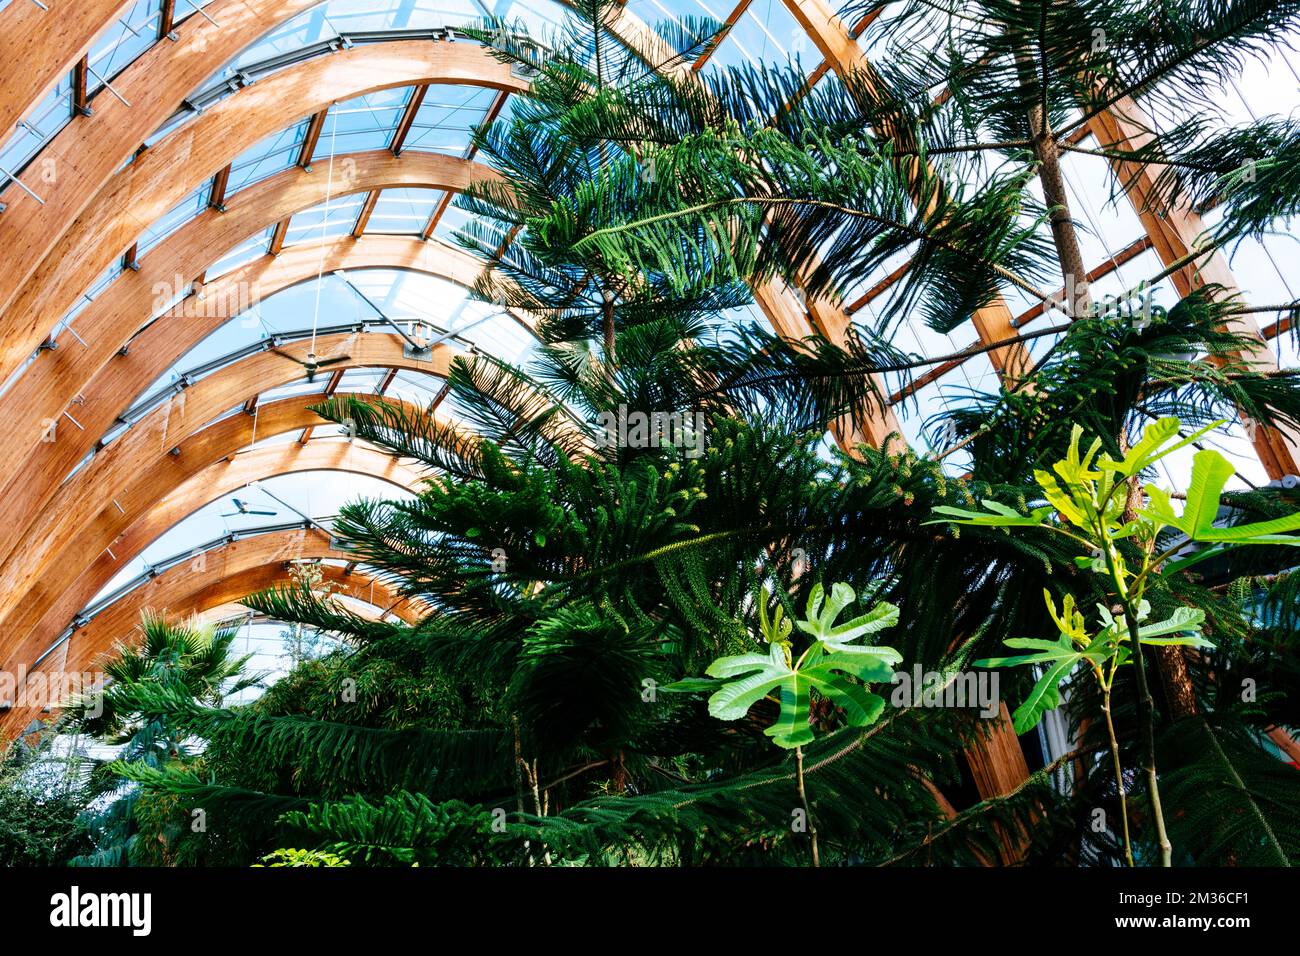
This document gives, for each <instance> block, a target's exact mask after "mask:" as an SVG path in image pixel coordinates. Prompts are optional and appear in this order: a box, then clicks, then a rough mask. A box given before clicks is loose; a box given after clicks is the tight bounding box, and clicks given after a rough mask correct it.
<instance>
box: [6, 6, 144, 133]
mask: <svg viewBox="0 0 1300 956" xmlns="http://www.w3.org/2000/svg"><path fill="white" fill-rule="evenodd" d="M42 2H43V3H44V4H45V6H46V7H48V8H49V9H46V10H42V9H41V8H40V7H39V6H37V5H36V4H35V3H31V2H30V0H24V2H22V3H13V4H11V6H10V9H9V10H7V11H5V14H4V29H3V30H0V139H3V138H6V137H8V135H9V133H10V131H11V130H12V129H13V128H14V124H15V123H17V122H18V121H19V120H20V119H22V118H23V117H24V116H26V115H27V114H28V113H30V112H31V111H32V109H33V108H34V107H35V106H36V105H37V104H38V103H39V102H40V101H41V98H42V97H44V96H45V94H47V93H48V92H49V91H50V90H52V89H53V88H54V87H55V85H56V84H57V83H58V82H59V81H60V80H61V79H62V78H63V77H64V75H65V74H67V73H68V72H70V71H71V70H72V68H73V67H74V66H75V65H76V63H77V61H78V60H80V59H81V58H82V57H83V56H84V55H85V53H86V51H87V50H89V49H90V45H91V44H92V43H94V42H95V40H96V38H98V36H99V35H100V34H101V33H103V32H104V31H105V30H107V29H108V27H109V26H110V25H111V24H112V23H113V20H114V19H115V18H117V17H118V16H120V15H121V14H123V13H125V12H126V11H127V10H128V9H129V8H130V7H131V5H132V2H131V0H42Z"/></svg>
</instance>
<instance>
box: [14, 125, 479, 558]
mask: <svg viewBox="0 0 1300 956" xmlns="http://www.w3.org/2000/svg"><path fill="white" fill-rule="evenodd" d="M339 159H340V161H342V162H346V163H347V168H348V169H350V170H352V175H351V178H350V179H349V180H348V182H347V183H346V184H342V185H340V184H339V183H335V184H334V188H333V190H331V187H330V184H329V181H328V180H327V178H326V177H324V176H322V175H319V174H313V173H309V172H307V171H305V170H302V169H298V168H297V167H294V168H290V169H288V170H285V171H284V172H281V173H278V174H276V175H275V176H271V177H269V178H267V179H264V180H263V181H262V182H260V183H257V184H255V185H253V186H250V187H248V188H247V189H245V190H242V191H241V192H239V193H238V194H236V195H235V196H234V197H233V198H231V199H230V200H229V204H228V205H227V211H226V212H224V213H218V212H216V211H215V210H211V209H209V210H205V211H203V212H201V213H200V214H199V215H198V216H196V217H195V218H194V219H193V220H192V221H190V222H189V223H187V224H186V225H185V226H183V227H182V228H181V229H179V230H177V231H176V232H175V233H174V234H173V235H172V236H170V237H169V238H168V239H167V240H166V242H164V243H163V244H162V245H160V246H158V247H157V248H155V249H152V250H150V254H149V255H147V256H145V257H144V259H142V260H141V263H140V266H141V267H140V270H139V271H136V272H132V271H128V272H125V273H123V274H122V275H121V276H119V277H118V278H117V280H116V281H115V282H113V283H112V284H111V285H110V286H109V287H108V288H107V289H106V290H105V291H104V293H103V294H102V295H101V296H100V297H99V298H98V299H97V300H96V302H95V307H94V308H93V309H87V310H86V311H85V313H83V315H81V316H79V318H78V323H77V326H78V328H77V331H78V334H79V335H80V336H81V338H82V340H83V341H84V342H85V343H86V344H85V345H84V346H83V345H82V344H81V343H80V342H73V343H70V344H69V345H68V347H67V348H60V349H56V350H54V351H46V352H43V353H42V354H41V356H40V358H39V359H38V360H37V361H36V362H33V363H32V365H31V366H30V367H28V368H27V369H26V370H25V371H24V373H23V374H22V376H20V378H19V379H18V381H17V382H15V383H14V385H13V387H12V388H11V389H10V390H9V392H8V393H7V394H6V395H5V401H6V403H7V406H8V408H9V409H10V411H11V413H12V415H13V422H14V426H13V429H11V430H10V429H6V430H5V433H4V434H3V435H0V484H3V485H5V486H9V485H10V484H11V483H12V482H15V481H21V480H23V479H22V477H21V476H22V472H21V470H20V469H19V468H18V467H17V466H19V465H21V463H22V461H23V460H24V459H25V458H26V457H27V456H28V455H29V454H31V452H32V450H33V449H34V448H35V447H36V446H37V445H39V444H40V443H41V442H43V441H47V440H48V438H49V437H50V430H51V428H53V429H54V432H53V437H54V439H55V441H57V440H58V434H59V429H65V430H66V428H68V427H75V425H72V424H71V422H68V421H67V420H66V418H65V416H64V412H65V411H67V410H68V407H69V402H70V401H75V399H76V396H78V395H82V389H83V388H84V387H85V385H86V383H87V382H88V381H89V380H90V379H91V378H92V377H93V376H94V375H95V374H96V373H97V372H98V371H99V370H100V369H102V368H103V367H104V366H105V365H107V364H108V363H109V362H111V361H113V360H114V356H116V355H118V353H119V352H120V351H121V349H122V348H123V347H126V346H127V345H128V343H129V341H130V339H131V335H132V333H134V332H135V331H136V330H137V329H138V328H139V327H140V326H141V325H142V324H143V323H144V321H146V320H147V319H148V318H150V317H152V316H154V315H156V314H158V312H159V311H161V310H162V309H164V308H166V307H167V305H168V304H169V303H170V302H172V301H173V300H174V299H176V298H179V296H180V295H181V294H183V293H184V291H185V289H184V285H185V284H186V283H188V282H189V279H190V277H192V276H195V275H197V274H199V273H201V272H202V271H203V270H204V269H205V268H206V267H207V266H208V265H209V264H210V263H212V262H214V261H216V260H217V259H218V258H220V257H221V256H222V255H223V254H225V253H226V252H227V251H228V250H229V249H230V248H232V247H233V246H235V245H237V244H238V243H239V242H241V241H243V240H244V239H246V238H248V237H249V236H251V235H253V234H255V233H257V232H259V231H261V230H263V229H265V228H266V227H267V226H269V225H270V224H271V223H273V222H278V221H279V220H281V219H285V218H288V217H289V216H290V215H292V214H293V213H295V212H297V211H299V210H302V209H306V208H308V207H310V206H314V205H316V204H318V203H320V202H323V201H324V200H325V198H326V196H329V195H331V193H333V195H334V196H335V197H337V195H339V194H342V193H348V192H364V191H368V190H370V189H375V188H381V187H384V186H421V187H429V188H435V189H452V190H458V189H461V188H463V187H464V186H465V185H467V184H468V183H470V182H472V181H474V180H477V179H482V178H485V177H488V176H490V173H488V172H487V170H486V167H483V166H480V165H477V164H475V163H471V162H468V161H466V160H463V159H458V158H456V157H451V156H443V155H440V154H437V153H424V152H415V151H408V152H406V153H405V154H404V155H402V156H401V157H396V156H394V155H393V154H392V153H390V152H388V151H387V150H374V151H371V152H367V153H354V154H347V155H346V156H344V157H340V158H339ZM178 286H181V288H178ZM203 301H204V302H207V301H208V300H207V297H206V296H205V297H204V300H203ZM197 307H198V305H197V303H196V308H197ZM208 307H211V308H214V309H217V310H220V309H221V308H223V306H222V305H221V304H219V303H218V304H216V305H211V304H210V305H209V306H208ZM113 411H114V413H116V412H118V411H120V409H114V410H113ZM71 414H72V417H73V418H74V419H76V418H77V410H76V409H74V410H72V412H71ZM60 419H64V421H62V422H60ZM10 456H12V457H10ZM15 459H16V460H15ZM0 540H3V539H2V538H0ZM13 543H14V541H13V539H11V540H8V542H7V545H5V546H3V547H0V556H2V555H5V554H7V553H8V551H9V548H10V547H12V545H13Z"/></svg>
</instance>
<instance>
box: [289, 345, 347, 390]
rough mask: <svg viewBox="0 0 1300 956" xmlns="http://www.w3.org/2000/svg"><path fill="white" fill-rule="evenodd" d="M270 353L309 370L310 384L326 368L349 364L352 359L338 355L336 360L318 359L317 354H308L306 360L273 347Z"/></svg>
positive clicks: (308, 379)
mask: <svg viewBox="0 0 1300 956" xmlns="http://www.w3.org/2000/svg"><path fill="white" fill-rule="evenodd" d="M270 351H272V352H274V353H275V354H276V355H278V356H280V357H281V358H287V359H288V360H289V361H290V362H297V363H298V364H299V365H301V366H302V367H303V368H305V369H306V370H307V381H309V382H314V381H316V373H317V372H319V371H320V370H321V369H323V368H326V367H328V366H330V365H338V364H339V363H340V362H347V361H350V360H351V359H352V356H351V355H337V356H335V357H334V358H328V359H319V358H317V357H316V353H315V352H308V353H307V357H306V358H305V359H301V358H298V356H296V355H293V354H292V353H290V352H286V351H284V350H283V349H278V348H274V347H273V348H271V350H270Z"/></svg>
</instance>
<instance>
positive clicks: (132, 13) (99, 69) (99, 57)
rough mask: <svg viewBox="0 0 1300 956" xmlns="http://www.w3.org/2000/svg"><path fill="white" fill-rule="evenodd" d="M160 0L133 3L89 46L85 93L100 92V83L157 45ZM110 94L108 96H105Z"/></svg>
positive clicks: (102, 83) (160, 14)
mask: <svg viewBox="0 0 1300 956" xmlns="http://www.w3.org/2000/svg"><path fill="white" fill-rule="evenodd" d="M183 5H184V4H183V2H182V6H183ZM161 19H162V0H136V2H135V3H133V4H132V5H131V6H130V8H129V9H128V10H127V11H126V13H124V14H123V15H122V16H121V17H119V18H118V19H117V21H116V22H115V23H113V25H112V26H110V27H109V28H108V30H107V31H105V33H104V34H103V35H102V36H101V37H100V38H99V39H98V40H96V41H95V42H94V44H92V45H91V47H90V53H89V57H90V75H89V77H88V78H87V81H86V90H87V92H88V93H93V92H95V91H96V90H99V89H102V88H103V85H104V82H105V81H108V82H110V83H111V82H112V80H113V77H115V76H117V74H118V73H120V72H122V70H124V69H125V68H126V67H128V66H130V65H131V63H132V62H134V60H135V58H136V57H138V56H139V55H140V54H141V53H143V52H144V51H145V50H147V49H149V48H150V47H151V46H153V45H154V44H155V43H157V42H158V25H159V23H160V22H161ZM109 95H112V94H109Z"/></svg>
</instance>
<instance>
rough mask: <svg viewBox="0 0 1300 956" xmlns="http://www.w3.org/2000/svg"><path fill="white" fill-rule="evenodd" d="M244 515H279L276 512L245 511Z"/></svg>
mask: <svg viewBox="0 0 1300 956" xmlns="http://www.w3.org/2000/svg"><path fill="white" fill-rule="evenodd" d="M244 514H246V515H276V514H279V512H278V511H245V512H244Z"/></svg>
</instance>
